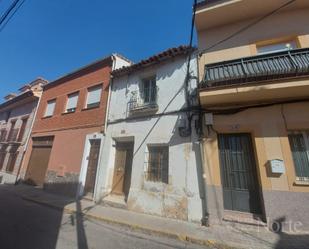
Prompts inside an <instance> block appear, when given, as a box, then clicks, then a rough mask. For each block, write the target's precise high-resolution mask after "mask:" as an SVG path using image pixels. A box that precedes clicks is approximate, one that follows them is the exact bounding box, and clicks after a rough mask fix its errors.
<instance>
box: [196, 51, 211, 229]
mask: <svg viewBox="0 0 309 249" xmlns="http://www.w3.org/2000/svg"><path fill="white" fill-rule="evenodd" d="M199 60H200V57H199V55H198V54H197V55H196V63H197V78H198V82H197V86H196V87H197V93H196V94H197V100H198V106H199V114H198V115H199V120H198V124H199V132H198V136H199V138H198V145H199V149H200V151H199V152H200V159H201V166H200V170H201V171H200V172H201V174H202V175H201V176H200V177H201V182H202V191H203V196H204V198H202V202H203V205H202V206H203V217H202V220H201V223H202V225H203V226H207V227H208V226H209V208H208V202H207V197H208V195H207V193H208V189H207V182H206V181H207V179H206V174H205V170H204V166H205V148H204V139H203V136H204V132H203V121H204V119H203V112H202V107H201V101H200V97H199V93H198V84H199V82H200V67H199V65H200V63H199Z"/></svg>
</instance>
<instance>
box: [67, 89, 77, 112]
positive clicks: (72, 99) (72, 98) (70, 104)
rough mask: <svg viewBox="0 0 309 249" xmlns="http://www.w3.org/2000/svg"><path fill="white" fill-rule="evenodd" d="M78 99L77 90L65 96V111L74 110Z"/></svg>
mask: <svg viewBox="0 0 309 249" xmlns="http://www.w3.org/2000/svg"><path fill="white" fill-rule="evenodd" d="M78 99H79V92H75V93H71V94H69V95H68V96H67V104H66V107H65V112H66V113H72V112H75V111H76V108H77V104H78Z"/></svg>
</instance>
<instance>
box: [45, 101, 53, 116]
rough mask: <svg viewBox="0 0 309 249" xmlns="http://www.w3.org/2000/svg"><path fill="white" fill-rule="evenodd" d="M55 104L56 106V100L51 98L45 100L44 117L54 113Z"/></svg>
mask: <svg viewBox="0 0 309 249" xmlns="http://www.w3.org/2000/svg"><path fill="white" fill-rule="evenodd" d="M55 106H56V100H51V101H48V102H47V107H46V111H45V117H48V116H52V115H53V114H54V110H55Z"/></svg>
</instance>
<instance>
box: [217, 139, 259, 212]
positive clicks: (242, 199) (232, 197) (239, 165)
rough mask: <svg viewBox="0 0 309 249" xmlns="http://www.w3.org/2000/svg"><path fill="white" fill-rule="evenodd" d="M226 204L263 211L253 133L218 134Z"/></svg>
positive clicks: (227, 206)
mask: <svg viewBox="0 0 309 249" xmlns="http://www.w3.org/2000/svg"><path fill="white" fill-rule="evenodd" d="M218 142H219V153H220V165H221V179H222V186H223V201H224V208H225V209H228V210H235V211H241V212H250V213H255V214H261V207H260V197H259V185H258V180H257V172H256V164H255V158H254V153H253V147H252V141H251V137H250V134H220V135H218Z"/></svg>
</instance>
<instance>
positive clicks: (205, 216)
mask: <svg viewBox="0 0 309 249" xmlns="http://www.w3.org/2000/svg"><path fill="white" fill-rule="evenodd" d="M198 143H199V148H200V158H201V166H200V169H201V171H200V172H201V174H202V175H201V182H202V191H203V196H204V198H202V201H203V217H202V220H201V222H202V225H203V226H207V227H208V226H209V210H208V203H207V183H206V174H205V171H204V165H205V157H204V140H203V139H202V138H200V139H199V140H198Z"/></svg>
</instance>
